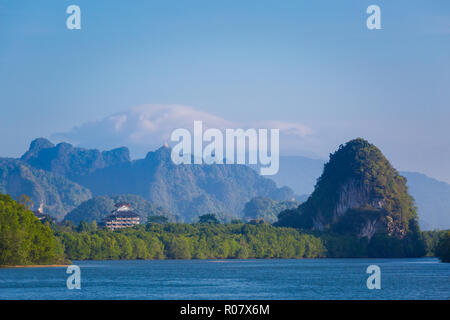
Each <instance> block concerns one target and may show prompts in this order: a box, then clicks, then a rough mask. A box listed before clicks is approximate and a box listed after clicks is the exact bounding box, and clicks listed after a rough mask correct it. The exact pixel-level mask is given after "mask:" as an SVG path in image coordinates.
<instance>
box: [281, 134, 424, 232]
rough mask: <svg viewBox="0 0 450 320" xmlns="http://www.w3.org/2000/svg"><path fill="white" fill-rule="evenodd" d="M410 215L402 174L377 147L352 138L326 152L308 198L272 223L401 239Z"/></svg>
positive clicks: (412, 212)
mask: <svg viewBox="0 0 450 320" xmlns="http://www.w3.org/2000/svg"><path fill="white" fill-rule="evenodd" d="M416 217H417V214H416V211H415V209H414V202H413V199H412V197H411V196H410V195H409V194H408V190H407V187H406V179H405V178H403V177H402V176H400V174H399V173H398V172H397V170H395V169H394V168H393V167H392V166H391V164H390V163H389V161H388V160H387V159H386V158H385V157H384V155H383V154H382V153H381V151H380V150H379V149H378V148H377V147H375V146H374V145H372V144H370V143H368V142H367V141H365V140H363V139H355V140H352V141H350V142H348V143H346V144H345V145H342V146H340V148H339V149H338V150H337V151H336V152H335V153H333V154H331V155H330V160H329V162H327V163H326V164H325V166H324V170H323V173H322V175H321V176H320V178H319V179H318V182H317V184H316V186H315V188H314V192H313V193H312V194H311V196H310V197H309V198H308V200H307V201H306V202H305V203H303V204H301V205H300V206H299V207H298V208H297V209H294V210H287V211H284V212H282V213H281V214H280V215H279V222H278V224H279V225H282V226H291V227H300V228H305V229H317V230H332V231H335V232H340V233H344V234H349V235H354V236H358V237H367V238H369V239H370V238H372V237H373V236H374V235H375V234H377V233H381V234H387V235H389V236H395V237H396V238H400V239H402V238H403V237H405V236H406V234H407V232H408V229H409V225H410V224H411V223H412V221H414V220H415V219H416Z"/></svg>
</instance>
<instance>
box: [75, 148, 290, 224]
mask: <svg viewBox="0 0 450 320" xmlns="http://www.w3.org/2000/svg"><path fill="white" fill-rule="evenodd" d="M170 152H171V150H170V149H169V148H167V147H162V148H160V149H158V150H156V151H154V152H149V153H148V154H147V156H146V157H145V159H141V160H136V161H132V162H128V163H123V164H120V165H116V166H111V167H107V168H104V169H98V170H96V171H95V172H93V173H92V174H89V175H86V176H83V177H79V178H77V181H80V183H81V184H82V185H84V186H86V187H88V188H89V189H90V190H92V192H93V194H94V195H107V194H123V193H131V194H136V195H140V196H142V197H144V198H145V199H147V200H149V201H151V202H152V203H154V204H155V205H158V206H162V207H165V208H167V209H169V211H171V212H173V213H174V214H180V215H181V216H183V217H184V218H185V219H186V220H187V221H191V220H192V219H193V218H196V217H197V216H199V215H201V214H205V213H223V212H225V213H228V214H230V215H236V214H240V213H241V211H242V209H243V208H244V205H245V203H246V202H247V201H249V200H250V199H251V198H253V197H256V196H266V197H270V198H273V199H276V200H286V199H291V198H293V192H292V190H291V189H290V188H287V187H284V188H277V187H276V184H275V183H274V182H273V181H272V180H269V179H266V178H263V177H261V176H260V175H259V174H258V173H256V172H255V171H254V170H252V169H250V168H248V167H247V166H245V165H194V164H192V165H175V164H173V163H172V161H171V159H170Z"/></svg>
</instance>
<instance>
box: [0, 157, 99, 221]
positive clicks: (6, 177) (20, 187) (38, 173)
mask: <svg viewBox="0 0 450 320" xmlns="http://www.w3.org/2000/svg"><path fill="white" fill-rule="evenodd" d="M0 193H4V194H9V195H11V196H12V197H13V198H15V199H19V197H20V196H21V195H27V196H28V197H29V198H30V199H31V201H32V202H33V207H32V209H33V210H37V209H38V208H39V206H40V205H41V204H42V205H43V207H44V210H45V213H48V214H50V215H52V216H54V217H56V218H57V219H62V218H63V216H64V215H65V213H66V212H68V211H70V210H72V209H73V208H75V207H77V206H78V205H79V204H81V203H82V202H83V201H86V200H88V199H89V198H91V197H92V194H91V192H90V191H89V190H88V189H87V188H85V187H82V186H80V185H79V184H77V183H75V182H73V181H70V180H69V179H66V178H65V177H63V176H59V175H55V174H53V173H51V172H47V171H44V170H39V169H35V168H33V167H31V166H29V165H28V164H26V163H24V162H22V161H20V160H16V159H4V158H3V159H2V158H0Z"/></svg>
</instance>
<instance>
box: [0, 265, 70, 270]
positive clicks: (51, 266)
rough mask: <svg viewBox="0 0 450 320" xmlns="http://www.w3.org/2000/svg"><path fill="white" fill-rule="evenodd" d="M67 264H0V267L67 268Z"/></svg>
mask: <svg viewBox="0 0 450 320" xmlns="http://www.w3.org/2000/svg"><path fill="white" fill-rule="evenodd" d="M68 266H69V265H68V264H30V265H11V266H0V269H11V268H67V267H68Z"/></svg>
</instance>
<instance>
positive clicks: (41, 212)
mask: <svg viewBox="0 0 450 320" xmlns="http://www.w3.org/2000/svg"><path fill="white" fill-rule="evenodd" d="M33 213H34V216H35V217H36V218H38V220H39V221H44V220H45V221H50V222H55V219H54V218H53V217H52V216H50V215H49V214H45V213H44V204H43V203H41V205H40V206H39V208H38V209H37V210H34V211H33Z"/></svg>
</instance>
